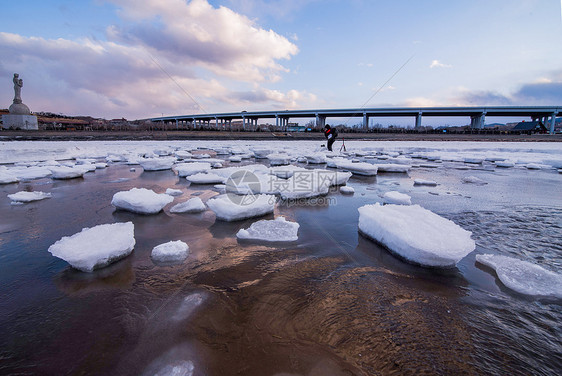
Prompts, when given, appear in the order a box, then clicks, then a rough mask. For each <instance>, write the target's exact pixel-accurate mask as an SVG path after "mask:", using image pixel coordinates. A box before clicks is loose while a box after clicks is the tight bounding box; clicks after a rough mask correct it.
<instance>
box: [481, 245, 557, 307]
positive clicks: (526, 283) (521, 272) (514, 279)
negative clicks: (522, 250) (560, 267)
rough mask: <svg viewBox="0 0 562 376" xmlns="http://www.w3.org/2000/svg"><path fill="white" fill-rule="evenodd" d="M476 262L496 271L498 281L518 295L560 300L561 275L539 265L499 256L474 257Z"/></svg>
mask: <svg viewBox="0 0 562 376" xmlns="http://www.w3.org/2000/svg"><path fill="white" fill-rule="evenodd" d="M476 261H478V262H479V263H481V264H484V265H486V266H489V267H490V268H492V269H494V270H495V271H496V274H497V275H498V278H499V279H500V281H501V282H502V283H503V284H504V285H505V286H506V287H508V288H510V289H512V290H514V291H517V292H518V293H520V294H525V295H532V296H539V297H556V298H562V275H560V274H557V273H554V272H552V271H550V270H546V269H544V268H542V267H540V266H539V265H536V264H532V263H530V262H527V261H522V260H518V259H515V258H512V257H507V256H501V255H491V254H485V255H476Z"/></svg>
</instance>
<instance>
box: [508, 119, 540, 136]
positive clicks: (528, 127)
mask: <svg viewBox="0 0 562 376" xmlns="http://www.w3.org/2000/svg"><path fill="white" fill-rule="evenodd" d="M512 131H513V132H519V133H528V134H531V133H547V132H548V130H547V129H546V127H545V126H544V124H543V123H542V122H540V121H522V122H520V123H517V125H516V126H515V127H513V129H512Z"/></svg>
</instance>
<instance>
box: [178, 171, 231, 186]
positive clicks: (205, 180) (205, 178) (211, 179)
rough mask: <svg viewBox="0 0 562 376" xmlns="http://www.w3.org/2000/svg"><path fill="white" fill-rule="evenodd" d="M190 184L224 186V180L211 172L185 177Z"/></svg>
mask: <svg viewBox="0 0 562 376" xmlns="http://www.w3.org/2000/svg"><path fill="white" fill-rule="evenodd" d="M185 178H186V179H187V181H189V182H191V183H192V184H224V182H225V180H226V179H225V178H223V177H222V176H219V175H217V174H214V173H212V172H200V173H198V174H194V175H189V176H186V177H185Z"/></svg>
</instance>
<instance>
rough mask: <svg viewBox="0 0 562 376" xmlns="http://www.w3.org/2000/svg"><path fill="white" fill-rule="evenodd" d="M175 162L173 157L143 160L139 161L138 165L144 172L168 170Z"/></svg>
mask: <svg viewBox="0 0 562 376" xmlns="http://www.w3.org/2000/svg"><path fill="white" fill-rule="evenodd" d="M175 162H176V158H175V157H165V158H145V159H141V160H139V164H140V165H141V166H142V168H143V169H144V170H145V171H161V170H169V169H171V168H172V166H173V165H174V163H175Z"/></svg>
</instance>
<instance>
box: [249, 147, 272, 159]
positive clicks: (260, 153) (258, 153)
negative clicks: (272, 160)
mask: <svg viewBox="0 0 562 376" xmlns="http://www.w3.org/2000/svg"><path fill="white" fill-rule="evenodd" d="M252 151H253V152H254V157H256V159H265V158H267V156H268V155H269V154H273V150H271V149H258V148H256V149H252Z"/></svg>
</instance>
